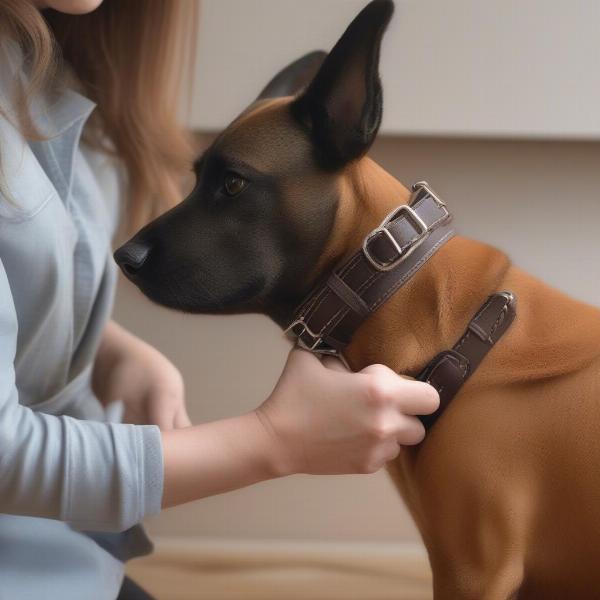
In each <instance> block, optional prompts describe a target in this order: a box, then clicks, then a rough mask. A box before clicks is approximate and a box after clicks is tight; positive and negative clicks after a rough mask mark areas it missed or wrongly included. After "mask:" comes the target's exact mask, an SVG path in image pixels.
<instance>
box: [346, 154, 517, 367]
mask: <svg viewBox="0 0 600 600" xmlns="http://www.w3.org/2000/svg"><path fill="white" fill-rule="evenodd" d="M348 183H349V187H350V190H349V191H350V192H351V193H353V194H355V202H354V203H353V205H354V206H356V207H357V208H358V209H359V210H358V211H357V213H358V214H355V215H348V216H346V221H347V225H346V232H345V239H346V240H348V239H352V242H351V244H352V251H355V249H356V248H358V247H360V244H361V242H362V239H363V238H364V236H365V235H366V234H367V233H368V232H369V231H370V230H372V229H373V228H374V227H376V226H377V224H378V223H379V222H380V221H381V220H382V219H383V217H384V216H385V215H386V214H387V213H389V212H390V211H391V210H393V208H394V207H396V206H398V205H399V204H401V203H406V202H408V200H409V198H410V192H409V190H408V189H407V188H406V187H404V186H403V185H402V184H401V183H400V182H399V181H398V180H397V179H395V178H394V177H392V176H391V175H390V174H389V173H387V172H386V171H385V170H384V169H382V168H381V167H380V166H379V165H377V164H376V163H374V162H373V161H370V160H368V159H363V160H362V161H360V163H359V164H358V165H357V167H356V171H355V172H354V173H353V174H352V176H351V177H350V178H349V182H348ZM450 210H451V207H450ZM343 220H344V217H341V218H340V221H343ZM336 225H337V223H336ZM339 235H340V233H338V236H339ZM509 266H510V261H509V259H508V257H507V256H506V255H505V254H504V253H502V252H500V251H499V250H497V249H495V248H492V247H491V246H488V245H486V244H483V243H481V242H477V241H474V240H470V239H467V238H463V237H460V236H456V237H454V238H453V239H451V240H450V241H449V242H447V243H446V244H445V245H444V246H442V247H441V249H440V250H438V252H437V253H436V254H434V256H433V257H432V258H431V259H430V260H429V261H428V262H427V263H426V264H425V265H424V266H423V267H422V268H421V269H420V270H419V271H418V272H417V273H416V274H415V275H414V276H413V277H412V278H411V279H410V280H409V281H408V282H407V283H406V284H405V285H404V287H402V288H401V289H400V290H399V291H398V292H396V293H395V294H394V295H392V297H391V298H390V299H389V300H388V301H387V302H386V303H385V304H384V305H383V306H382V307H381V308H379V310H377V312H376V313H375V314H373V315H372V316H371V317H370V318H369V319H368V321H367V322H366V323H365V324H364V325H363V326H361V328H360V329H359V330H358V332H357V333H356V335H355V337H354V339H353V340H352V343H351V344H350V345H349V346H348V348H347V349H346V351H345V353H344V354H345V356H346V358H347V360H348V362H349V364H350V365H351V366H352V367H353V369H360V368H362V367H364V366H366V365H368V364H372V363H384V364H386V365H388V366H389V367H391V368H393V369H394V370H396V371H397V372H401V373H412V374H416V373H417V372H418V371H420V370H421V368H422V367H423V366H424V365H425V364H426V363H427V362H429V361H430V360H431V359H432V358H433V357H434V356H435V355H436V354H437V353H438V352H440V351H441V350H445V349H448V348H451V347H452V346H453V345H454V343H455V342H456V341H457V339H458V337H459V336H460V335H461V334H462V333H463V331H464V329H465V327H466V324H467V323H468V321H469V320H470V319H471V317H472V316H473V314H474V313H475V312H476V310H477V309H478V308H479V306H480V305H481V304H482V303H483V302H484V301H485V299H486V298H487V296H488V295H489V294H491V293H492V292H495V291H500V290H499V286H500V285H501V281H502V279H503V277H504V275H505V273H506V271H507V269H508V268H509Z"/></svg>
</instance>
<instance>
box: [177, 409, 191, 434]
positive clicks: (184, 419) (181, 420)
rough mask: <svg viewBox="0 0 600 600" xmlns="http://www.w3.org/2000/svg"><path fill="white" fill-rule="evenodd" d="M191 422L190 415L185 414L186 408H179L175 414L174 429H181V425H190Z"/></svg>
mask: <svg viewBox="0 0 600 600" xmlns="http://www.w3.org/2000/svg"><path fill="white" fill-rule="evenodd" d="M191 424H192V422H191V421H190V417H189V415H188V414H187V410H186V409H185V408H181V410H179V412H177V413H176V414H175V422H174V425H175V429H181V428H183V427H190V426H191Z"/></svg>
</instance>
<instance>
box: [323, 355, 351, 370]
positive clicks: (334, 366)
mask: <svg viewBox="0 0 600 600" xmlns="http://www.w3.org/2000/svg"><path fill="white" fill-rule="evenodd" d="M322 362H323V365H324V366H325V367H327V368H328V369H331V370H332V371H340V372H341V373H349V372H350V371H349V370H348V368H347V367H346V365H345V364H344V363H343V362H342V361H341V360H340V359H339V358H336V357H335V356H325V357H324V358H323V361H322Z"/></svg>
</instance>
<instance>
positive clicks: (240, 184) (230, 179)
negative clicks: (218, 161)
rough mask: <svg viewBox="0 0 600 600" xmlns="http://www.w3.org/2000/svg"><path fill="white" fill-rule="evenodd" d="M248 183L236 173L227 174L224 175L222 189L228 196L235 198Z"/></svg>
mask: <svg viewBox="0 0 600 600" xmlns="http://www.w3.org/2000/svg"><path fill="white" fill-rule="evenodd" d="M247 185H248V182H247V181H246V180H245V179H244V178H243V177H241V176H240V175H238V174H237V173H227V175H225V181H224V187H225V192H226V193H227V195H228V196H237V195H238V194H239V193H240V192H241V191H242V190H243V189H244V188H245V187H246V186H247Z"/></svg>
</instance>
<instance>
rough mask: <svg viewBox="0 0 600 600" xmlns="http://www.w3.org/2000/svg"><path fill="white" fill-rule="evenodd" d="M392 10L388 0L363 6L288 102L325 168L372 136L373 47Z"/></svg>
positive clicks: (375, 107) (363, 147) (376, 99)
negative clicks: (310, 78) (301, 89)
mask: <svg viewBox="0 0 600 600" xmlns="http://www.w3.org/2000/svg"><path fill="white" fill-rule="evenodd" d="M393 12H394V3H393V2H392V1H391V0H373V2H371V3H370V4H368V5H367V6H366V7H365V8H364V9H363V10H362V11H361V12H360V13H359V14H358V16H357V17H356V18H355V19H354V21H352V23H350V25H349V27H348V29H346V31H345V32H344V35H342V37H341V38H340V40H339V41H338V43H337V44H336V45H335V46H334V48H333V49H332V50H331V52H330V53H329V54H328V55H327V58H326V59H325V61H324V62H323V65H322V66H321V68H320V69H319V71H318V73H317V74H316V75H315V78H314V79H313V81H312V82H311V83H310V85H309V86H308V88H307V89H306V91H305V92H304V93H303V94H301V95H300V96H299V97H298V98H297V99H296V100H295V101H294V102H293V103H292V106H291V109H292V113H293V114H294V116H295V117H296V119H298V120H299V121H300V122H301V123H303V124H304V125H305V126H306V127H308V129H309V130H310V132H311V135H312V138H313V141H314V143H315V146H316V150H317V153H318V156H319V159H320V162H322V163H323V166H325V167H327V168H331V169H336V168H339V167H341V166H343V165H345V164H346V163H348V162H350V161H351V160H354V159H355V158H358V157H360V156H361V155H363V154H364V153H365V152H366V151H367V150H368V149H369V147H370V146H371V144H372V143H373V140H374V139H375V136H376V135H377V130H378V129H379V125H380V123H381V114H382V91H381V82H380V81H379V70H378V66H379V50H380V47H381V38H382V37H383V34H384V32H385V29H386V27H387V24H388V23H389V21H390V19H391V17H392V13H393Z"/></svg>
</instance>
